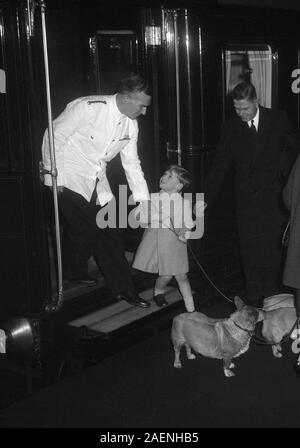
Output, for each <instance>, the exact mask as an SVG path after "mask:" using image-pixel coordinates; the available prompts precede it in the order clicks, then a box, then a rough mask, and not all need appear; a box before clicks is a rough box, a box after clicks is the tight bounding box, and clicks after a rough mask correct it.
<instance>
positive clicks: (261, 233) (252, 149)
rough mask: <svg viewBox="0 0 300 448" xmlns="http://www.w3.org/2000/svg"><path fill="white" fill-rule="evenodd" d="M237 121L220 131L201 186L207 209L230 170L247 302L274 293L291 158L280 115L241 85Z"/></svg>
mask: <svg viewBox="0 0 300 448" xmlns="http://www.w3.org/2000/svg"><path fill="white" fill-rule="evenodd" d="M232 98H233V105H234V109H235V111H236V116H234V117H232V118H230V119H229V120H227V121H226V122H225V123H224V124H223V127H222V131H221V137H220V141H219V145H218V151H217V155H216V157H215V159H214V162H213V165H212V168H211V170H210V172H209V174H208V178H207V180H206V186H205V202H207V204H208V208H207V210H208V211H209V207H211V204H212V202H213V200H214V197H215V195H216V193H217V192H218V190H219V188H220V187H221V184H222V181H223V179H224V176H225V173H226V172H227V170H228V169H229V167H230V166H232V165H233V166H234V169H235V194H236V213H237V221H238V233H239V243H240V250H241V257H242V263H243V268H244V274H245V280H246V298H247V301H248V303H251V304H254V305H261V304H262V298H263V297H268V296H270V295H273V294H276V293H277V292H278V288H279V279H280V267H281V247H280V240H281V236H282V231H283V228H284V224H285V223H286V217H285V215H284V208H283V204H282V200H281V194H282V186H283V182H284V179H285V178H286V176H287V175H288V172H289V170H290V167H291V165H292V163H293V161H294V159H295V157H296V152H295V147H294V145H293V144H292V139H291V130H292V128H291V124H290V123H289V121H288V119H287V117H286V116H285V114H283V113H281V112H276V111H273V110H271V109H266V108H264V107H262V106H260V105H259V104H258V99H257V95H256V91H255V87H254V86H253V85H252V84H250V83H246V82H242V83H240V84H238V85H237V86H236V87H235V88H234V90H233V91H232Z"/></svg>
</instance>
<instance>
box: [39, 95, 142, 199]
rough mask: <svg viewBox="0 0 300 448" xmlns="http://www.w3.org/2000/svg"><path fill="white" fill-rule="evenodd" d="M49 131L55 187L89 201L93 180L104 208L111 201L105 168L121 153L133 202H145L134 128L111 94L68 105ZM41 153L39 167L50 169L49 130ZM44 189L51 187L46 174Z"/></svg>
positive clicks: (136, 126)
mask: <svg viewBox="0 0 300 448" xmlns="http://www.w3.org/2000/svg"><path fill="white" fill-rule="evenodd" d="M53 132H54V146H55V159H56V166H57V171H58V177H57V185H58V186H60V185H63V186H65V187H67V188H69V189H70V190H72V191H75V192H76V193H79V194H81V195H82V196H83V197H84V198H85V199H86V200H87V201H90V199H91V196H92V193H93V190H94V188H95V183H96V179H97V178H98V179H99V182H98V184H97V195H98V199H99V203H100V204H101V205H102V206H103V205H105V204H106V203H107V202H109V201H110V200H111V199H112V197H113V194H112V192H111V189H110V186H109V183H108V180H107V177H106V164H107V162H109V161H110V160H112V159H113V158H114V157H115V156H116V155H117V154H118V153H120V156H121V161H122V165H123V168H124V170H125V174H126V177H127V181H128V184H129V187H130V189H131V191H132V193H133V199H134V200H135V201H142V200H147V199H149V192H148V187H147V184H146V181H145V178H144V174H143V171H142V169H141V163H140V160H139V157H138V153H137V138H138V124H137V121H136V120H131V119H130V118H128V117H127V116H125V115H123V114H121V112H120V111H119V109H118V107H117V104H116V95H110V96H100V95H95V96H88V97H82V98H78V99H76V100H74V101H72V102H71V103H69V104H68V105H67V107H66V108H65V110H64V111H63V112H62V113H61V114H60V115H59V117H57V118H56V119H55V120H54V121H53ZM42 154H43V162H44V167H45V169H47V170H50V169H51V161H50V153H49V137H48V129H47V130H46V131H45V134H44V139H43V146H42ZM45 185H52V177H51V175H50V174H46V175H45Z"/></svg>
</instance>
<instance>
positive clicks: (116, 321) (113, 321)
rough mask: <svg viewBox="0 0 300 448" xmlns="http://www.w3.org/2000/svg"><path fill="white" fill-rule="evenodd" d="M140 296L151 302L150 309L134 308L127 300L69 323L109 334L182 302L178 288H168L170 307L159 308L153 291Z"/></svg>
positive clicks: (167, 297) (149, 290) (147, 291)
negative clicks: (154, 299)
mask: <svg viewBox="0 0 300 448" xmlns="http://www.w3.org/2000/svg"><path fill="white" fill-rule="evenodd" d="M139 296H140V297H142V298H143V299H146V300H148V301H149V302H150V304H151V306H150V307H149V308H140V307H136V306H132V305H130V304H129V303H127V302H126V301H125V300H121V301H120V302H117V303H114V304H112V305H109V306H107V307H105V308H102V309H101V310H97V311H95V312H93V313H90V314H87V315H85V316H82V317H80V318H78V319H75V320H73V321H71V322H69V325H70V326H72V327H82V326H85V327H87V328H88V329H90V330H92V331H93V332H97V333H103V334H108V333H111V332H113V331H116V330H118V329H120V328H121V327H124V326H125V325H128V324H131V323H133V322H135V321H137V320H139V319H143V318H145V317H147V316H150V315H151V314H154V313H157V312H159V311H161V310H162V309H164V310H165V309H167V308H168V307H170V306H171V305H173V304H174V303H176V302H179V301H182V297H181V294H180V292H179V291H178V290H177V289H176V288H172V287H167V288H166V293H165V296H166V299H167V301H168V303H169V305H167V306H164V307H159V306H157V305H156V303H155V302H154V301H153V298H152V297H153V289H152V288H151V289H148V290H146V291H143V292H141V293H139Z"/></svg>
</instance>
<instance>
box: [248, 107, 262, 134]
mask: <svg viewBox="0 0 300 448" xmlns="http://www.w3.org/2000/svg"><path fill="white" fill-rule="evenodd" d="M252 120H253V124H254V126H255V128H256V130H258V123H259V107H258V108H257V111H256V114H255V117H254V118H252ZM252 120H249V121H247V123H248V126H249V128H251V121H252Z"/></svg>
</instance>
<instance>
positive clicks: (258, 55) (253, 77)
mask: <svg viewBox="0 0 300 448" xmlns="http://www.w3.org/2000/svg"><path fill="white" fill-rule="evenodd" d="M225 79H226V95H227V97H228V96H229V94H230V92H231V91H232V89H233V88H234V87H235V86H236V85H237V84H238V83H239V82H241V81H248V82H251V83H252V84H253V85H254V86H255V88H256V92H257V96H258V99H259V102H260V104H261V105H262V106H265V107H271V106H272V50H271V47H270V46H261V48H259V47H257V46H256V47H255V48H251V47H248V48H241V47H239V48H238V47H235V48H234V47H231V48H230V47H227V49H226V50H225Z"/></svg>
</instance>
